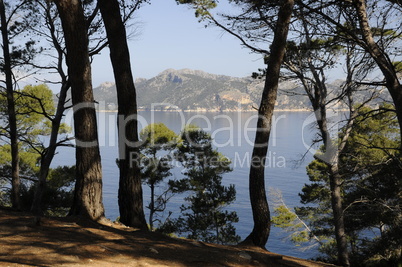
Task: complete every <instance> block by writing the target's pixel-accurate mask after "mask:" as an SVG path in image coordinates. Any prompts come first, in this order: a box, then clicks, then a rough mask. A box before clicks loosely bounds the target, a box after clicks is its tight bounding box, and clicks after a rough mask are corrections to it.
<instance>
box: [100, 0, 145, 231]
mask: <svg viewBox="0 0 402 267" xmlns="http://www.w3.org/2000/svg"><path fill="white" fill-rule="evenodd" d="M98 4H99V8H100V11H101V14H102V18H103V22H104V24H105V28H106V33H107V37H108V42H109V49H110V58H111V61H112V66H113V72H114V76H115V81H116V89H117V101H118V131H119V168H120V179H119V193H118V195H119V210H120V221H121V222H122V223H124V224H125V225H127V226H132V227H137V228H140V229H148V226H147V224H146V221H145V214H144V207H143V196H142V184H141V174H140V169H139V165H138V162H137V161H131V160H130V158H132V157H133V155H134V154H135V155H139V151H138V147H136V145H137V144H136V143H137V142H138V128H137V118H136V116H137V97H136V91H135V86H134V80H133V76H132V71H131V64H130V55H129V49H128V45H127V36H126V30H125V26H124V24H123V22H122V19H121V16H120V8H119V3H118V1H117V0H99V1H98ZM135 158H139V157H135Z"/></svg>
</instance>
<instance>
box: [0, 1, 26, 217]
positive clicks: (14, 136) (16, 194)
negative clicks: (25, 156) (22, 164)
mask: <svg viewBox="0 0 402 267" xmlns="http://www.w3.org/2000/svg"><path fill="white" fill-rule="evenodd" d="M0 17H1V18H0V19H1V35H2V38H3V60H4V74H5V76H6V91H7V113H8V123H9V132H10V144H11V204H12V207H13V208H14V209H18V210H19V209H21V201H20V184H21V182H20V174H19V172H20V171H19V148H18V131H17V118H16V112H15V102H14V89H13V80H12V70H11V56H10V43H9V38H8V29H7V26H8V22H7V18H6V10H5V6H4V1H3V0H0Z"/></svg>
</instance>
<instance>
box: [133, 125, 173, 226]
mask: <svg viewBox="0 0 402 267" xmlns="http://www.w3.org/2000/svg"><path fill="white" fill-rule="evenodd" d="M140 138H141V141H142V146H141V148H140V152H141V165H140V166H141V174H142V179H143V182H144V183H145V184H147V185H148V186H149V187H150V189H151V200H150V203H149V205H148V206H147V208H148V209H149V210H150V216H149V225H150V229H151V230H153V224H154V221H156V220H158V219H155V218H154V215H156V213H157V212H162V211H164V210H165V208H166V203H167V201H168V200H169V192H168V191H165V192H162V193H161V194H159V195H158V194H157V193H156V192H155V189H156V187H157V186H158V185H159V184H160V183H161V182H162V181H163V180H164V179H165V178H167V177H169V176H171V172H170V170H171V169H172V168H173V166H172V164H171V161H172V157H171V156H170V155H169V153H170V152H171V151H172V150H173V149H174V148H175V147H176V144H177V141H178V136H177V135H176V134H175V133H174V132H173V131H172V130H170V129H169V128H168V127H167V126H166V125H165V124H163V123H154V124H149V125H147V126H146V127H145V128H144V129H142V131H141V132H140ZM162 151H168V154H165V155H161V153H162Z"/></svg>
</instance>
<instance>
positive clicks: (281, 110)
mask: <svg viewBox="0 0 402 267" xmlns="http://www.w3.org/2000/svg"><path fill="white" fill-rule="evenodd" d="M96 111H97V112H102V113H117V112H118V110H117V109H100V110H96ZM138 111H152V112H172V113H174V112H188V113H229V112H257V110H256V109H244V110H230V109H228V110H214V109H212V110H207V109H175V110H169V109H167V110H160V109H159V110H158V109H138ZM312 111H313V110H312V109H302V108H299V109H275V110H274V112H312Z"/></svg>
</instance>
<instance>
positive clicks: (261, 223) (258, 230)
mask: <svg viewBox="0 0 402 267" xmlns="http://www.w3.org/2000/svg"><path fill="white" fill-rule="evenodd" d="M293 6H294V1H293V0H287V1H283V4H282V6H281V7H280V10H279V13H278V21H277V23H276V31H275V36H274V40H273V42H272V45H271V51H270V55H269V62H268V69H267V73H266V79H265V86H264V91H263V93H262V99H261V104H260V108H259V110H258V115H259V116H258V121H257V131H256V136H255V142H254V149H253V156H252V163H251V166H250V177H249V193H250V201H251V207H252V211H253V219H254V228H253V231H252V232H251V233H250V235H249V236H248V237H247V238H246V239H245V240H244V241H243V243H249V242H251V243H252V244H253V245H256V246H259V247H263V248H264V247H265V244H266V243H267V240H268V237H269V233H270V229H271V218H270V211H269V205H268V202H267V198H266V192H265V175H264V171H265V160H266V155H267V151H268V143H269V135H270V132H271V124H272V115H273V112H274V106H275V102H276V96H277V91H278V82H279V73H280V69H281V65H282V61H283V57H284V54H285V49H286V41H287V35H288V30H289V23H290V19H291V16H292V11H293Z"/></svg>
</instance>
